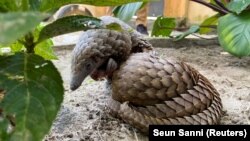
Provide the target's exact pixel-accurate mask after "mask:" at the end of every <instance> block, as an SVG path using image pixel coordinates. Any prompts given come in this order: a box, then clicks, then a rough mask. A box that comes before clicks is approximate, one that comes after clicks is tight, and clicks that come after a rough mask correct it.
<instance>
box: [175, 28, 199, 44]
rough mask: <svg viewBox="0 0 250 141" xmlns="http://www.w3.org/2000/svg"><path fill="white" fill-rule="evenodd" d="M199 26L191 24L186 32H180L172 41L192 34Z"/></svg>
mask: <svg viewBox="0 0 250 141" xmlns="http://www.w3.org/2000/svg"><path fill="white" fill-rule="evenodd" d="M199 28H200V27H199V26H198V25H193V26H191V27H190V28H189V29H188V31H186V32H184V33H182V34H180V35H177V36H176V37H175V39H174V41H179V40H181V39H183V38H185V37H187V36H188V35H190V34H193V33H195V32H197V31H199Z"/></svg>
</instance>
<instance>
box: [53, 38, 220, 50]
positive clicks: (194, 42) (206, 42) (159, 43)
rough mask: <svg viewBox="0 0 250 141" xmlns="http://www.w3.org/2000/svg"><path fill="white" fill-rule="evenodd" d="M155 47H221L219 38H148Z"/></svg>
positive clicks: (66, 48)
mask: <svg viewBox="0 0 250 141" xmlns="http://www.w3.org/2000/svg"><path fill="white" fill-rule="evenodd" d="M146 39H147V40H148V41H149V42H150V43H151V44H152V45H153V46H154V47H156V48H157V47H158V48H182V47H192V46H201V47H202V46H212V45H219V41H218V39H217V38H213V39H200V38H186V39H182V40H180V41H173V40H172V39H170V38H156V37H149V38H146ZM74 46H75V44H74V43H72V44H67V45H57V46H54V50H55V51H58V50H72V49H73V48H74Z"/></svg>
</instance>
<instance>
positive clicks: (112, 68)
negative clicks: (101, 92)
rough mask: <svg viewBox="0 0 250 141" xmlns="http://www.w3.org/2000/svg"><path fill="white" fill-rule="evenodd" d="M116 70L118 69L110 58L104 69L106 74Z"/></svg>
mask: <svg viewBox="0 0 250 141" xmlns="http://www.w3.org/2000/svg"><path fill="white" fill-rule="evenodd" d="M117 68H118V65H117V62H116V61H115V60H114V59H113V58H110V59H109V60H108V64H107V67H106V72H113V71H115V70H116V69H117Z"/></svg>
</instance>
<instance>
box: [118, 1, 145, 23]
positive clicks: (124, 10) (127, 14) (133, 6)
mask: <svg viewBox="0 0 250 141" xmlns="http://www.w3.org/2000/svg"><path fill="white" fill-rule="evenodd" d="M142 4H143V2H136V3H129V4H125V5H122V6H118V7H115V9H114V10H113V13H114V15H115V16H116V17H118V18H119V19H121V20H123V21H125V22H128V21H129V20H130V19H131V18H132V17H133V16H134V15H135V13H136V12H137V11H138V10H139V9H140V7H141V6H142Z"/></svg>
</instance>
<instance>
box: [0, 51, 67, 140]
mask: <svg viewBox="0 0 250 141" xmlns="http://www.w3.org/2000/svg"><path fill="white" fill-rule="evenodd" d="M0 87H1V88H3V89H4V90H5V91H6V95H5V97H4V99H3V101H2V102H1V103H0V108H1V109H3V114H4V115H14V116H15V123H16V126H15V128H14V132H13V133H12V134H11V138H10V140H13V141H14V140H20V141H40V140H42V139H43V138H44V136H45V134H47V133H48V132H49V130H50V127H51V125H52V122H53V121H54V119H55V117H56V115H57V112H58V111H59V108H60V105H61V103H62V101H63V94H64V89H63V81H62V78H61V76H60V73H59V72H58V70H57V69H56V67H55V66H54V65H53V63H52V62H51V61H47V60H44V59H43V58H42V57H40V56H37V55H35V54H27V53H17V54H15V55H12V56H7V57H6V56H5V57H3V56H0Z"/></svg>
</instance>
